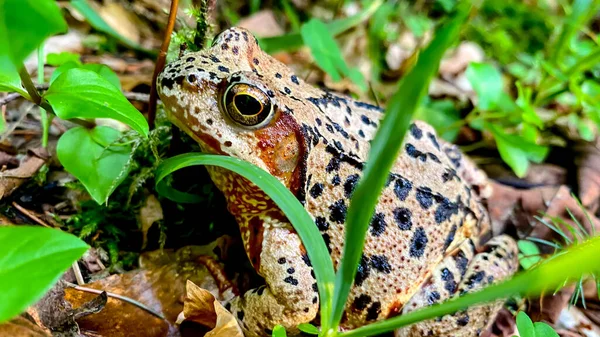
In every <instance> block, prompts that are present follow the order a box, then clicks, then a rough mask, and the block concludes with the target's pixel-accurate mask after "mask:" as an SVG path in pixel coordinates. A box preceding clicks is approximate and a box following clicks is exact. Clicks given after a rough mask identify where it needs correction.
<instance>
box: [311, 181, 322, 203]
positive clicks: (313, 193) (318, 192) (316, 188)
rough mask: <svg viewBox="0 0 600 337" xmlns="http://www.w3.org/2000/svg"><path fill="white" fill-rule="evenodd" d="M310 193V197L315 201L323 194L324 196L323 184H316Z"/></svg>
mask: <svg viewBox="0 0 600 337" xmlns="http://www.w3.org/2000/svg"><path fill="white" fill-rule="evenodd" d="M309 193H310V196H311V197H313V198H314V199H316V198H318V197H320V196H321V194H323V184H321V183H315V184H314V185H313V186H312V187H311V188H310V191H309Z"/></svg>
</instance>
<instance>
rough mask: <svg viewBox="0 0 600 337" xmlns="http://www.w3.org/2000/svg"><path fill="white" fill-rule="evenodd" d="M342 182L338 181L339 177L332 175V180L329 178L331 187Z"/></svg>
mask: <svg viewBox="0 0 600 337" xmlns="http://www.w3.org/2000/svg"><path fill="white" fill-rule="evenodd" d="M341 182H342V179H340V176H339V175H337V174H336V175H334V176H333V178H331V184H332V185H333V186H338V185H339V184H340V183H341Z"/></svg>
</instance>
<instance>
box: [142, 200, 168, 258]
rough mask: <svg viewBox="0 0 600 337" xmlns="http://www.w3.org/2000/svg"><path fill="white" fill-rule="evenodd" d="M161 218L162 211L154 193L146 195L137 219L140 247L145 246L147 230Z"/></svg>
mask: <svg viewBox="0 0 600 337" xmlns="http://www.w3.org/2000/svg"><path fill="white" fill-rule="evenodd" d="M162 219H163V211H162V207H161V206H160V202H159V201H158V199H156V197H155V196H154V194H150V195H148V197H147V198H146V201H145V202H144V205H142V207H141V208H140V214H139V221H140V225H141V227H142V228H141V230H142V236H143V241H142V249H144V248H146V244H147V243H148V230H149V229H150V227H152V224H154V223H155V222H156V221H159V220H162Z"/></svg>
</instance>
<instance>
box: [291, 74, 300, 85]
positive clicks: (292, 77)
mask: <svg viewBox="0 0 600 337" xmlns="http://www.w3.org/2000/svg"><path fill="white" fill-rule="evenodd" d="M290 79H291V80H292V82H294V83H295V84H297V85H300V82H299V81H298V77H296V75H292V76H291V77H290Z"/></svg>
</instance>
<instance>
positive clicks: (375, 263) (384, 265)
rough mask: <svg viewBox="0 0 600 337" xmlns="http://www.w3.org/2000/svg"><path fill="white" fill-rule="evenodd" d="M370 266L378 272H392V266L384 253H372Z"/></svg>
mask: <svg viewBox="0 0 600 337" xmlns="http://www.w3.org/2000/svg"><path fill="white" fill-rule="evenodd" d="M371 267H373V269H375V270H377V271H378V272H380V273H384V274H389V273H391V272H392V266H390V263H389V262H388V259H387V257H385V256H384V255H372V256H371Z"/></svg>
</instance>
